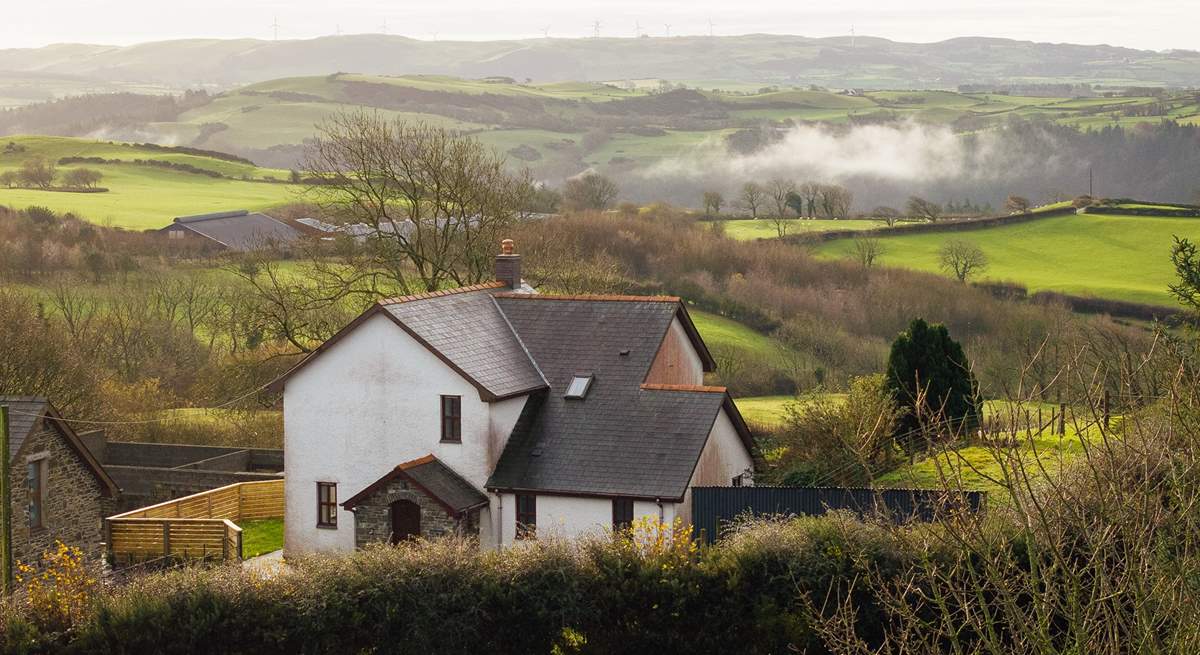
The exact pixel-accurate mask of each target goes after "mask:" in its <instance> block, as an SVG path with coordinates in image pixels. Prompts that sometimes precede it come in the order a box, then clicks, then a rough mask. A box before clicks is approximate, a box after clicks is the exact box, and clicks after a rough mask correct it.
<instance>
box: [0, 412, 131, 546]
mask: <svg viewBox="0 0 1200 655" xmlns="http://www.w3.org/2000/svg"><path fill="white" fill-rule="evenodd" d="M39 453H48V454H49V457H48V458H47V472H46V481H45V484H46V503H45V506H44V508H43V511H44V516H45V518H44V521H43V525H44V527H42V528H32V529H31V528H30V526H29V500H30V498H29V482H28V480H27V472H28V467H27V462H26V458H27V457H29V456H30V455H37V454H39ZM101 489H102V487H101V484H100V481H99V480H97V479H96V476H95V475H93V474H92V471H91V469H89V468H88V466H87V465H86V464H85V463H84V462H83V460H81V459H80V457H79V455H77V454H76V453H75V451H74V450H72V449H71V447H70V446H68V445H67V442H66V441H65V437H63V436H62V435H61V434H60V433H59V432H58V429H57V428H56V427H54V426H52V425H50V426H47V425H45V424H44V423H43V422H42V421H41V420H39V421H38V424H37V425H36V426H35V427H34V430H33V434H31V435H30V436H29V438H27V439H26V440H25V443H23V444H21V449H20V450H19V451H18V452H17V456H16V457H15V458H14V459H13V461H12V507H13V514H12V516H13V521H12V523H13V525H12V534H13V559H14V560H16V561H20V562H24V563H27V564H36V563H37V562H38V561H40V559H41V556H42V553H44V552H47V551H50V550H52V549H54V548H55V547H56V544H55V542H56V541H61V542H63V543H64V544H67V545H69V546H76V547H78V548H80V549H81V550H83V552H84V554H85V555H86V556H87V557H88V558H89V559H94V558H99V557H100V556H102V555H103V552H102V551H103V549H102V548H101V543H102V542H103V540H104V528H103V520H104V517H105V516H108V515H109V514H112V513H113V511H114V510H115V507H116V503H115V500H114V499H112V498H105V497H103V495H102V491H101Z"/></svg>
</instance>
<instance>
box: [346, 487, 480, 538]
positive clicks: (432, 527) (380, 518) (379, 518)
mask: <svg viewBox="0 0 1200 655" xmlns="http://www.w3.org/2000/svg"><path fill="white" fill-rule="evenodd" d="M397 500H408V501H411V502H414V503H416V504H417V506H419V507H420V508H421V536H422V537H425V538H428V539H432V538H435V537H442V536H446V535H451V534H472V535H474V534H478V533H479V511H478V510H475V511H472V512H470V513H469V514H468V515H467V516H464V517H462V518H454V517H453V516H451V515H450V514H449V513H448V512H447V511H446V508H445V507H443V506H442V505H441V504H440V503H438V501H436V500H434V499H433V498H430V497H429V496H427V495H426V494H425V493H424V492H423V491H421V490H420V489H419V488H417V487H416V486H414V485H411V484H409V482H408V481H407V480H404V479H397V480H392V481H391V482H390V483H388V485H387V486H385V487H383V488H381V489H379V490H378V491H376V492H375V493H374V494H372V495H371V496H369V497H367V498H366V499H364V500H362V501H361V502H359V504H358V506H357V507H355V509H354V542H355V545H356V546H357V547H359V548H362V547H364V546H366V545H368V544H378V543H385V544H386V543H388V542H389V541H390V540H391V536H392V517H391V508H390V506H391V504H392V503H394V502H396V501H397Z"/></svg>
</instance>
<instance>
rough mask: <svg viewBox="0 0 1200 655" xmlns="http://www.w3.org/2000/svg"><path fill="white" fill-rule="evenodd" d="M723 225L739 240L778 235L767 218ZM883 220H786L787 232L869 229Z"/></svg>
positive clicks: (881, 223)
mask: <svg viewBox="0 0 1200 655" xmlns="http://www.w3.org/2000/svg"><path fill="white" fill-rule="evenodd" d="M719 222H720V223H722V224H723V225H724V227H725V234H727V235H728V236H730V237H733V238H734V239H738V240H739V241H750V240H752V239H774V238H777V237H778V236H779V231H778V230H777V229H776V228H775V221H773V220H771V219H769V218H759V219H756V220H749V221H747V220H727V221H719ZM885 226H886V224H885V223H884V222H883V221H876V220H871V219H866V220H858V219H847V220H840V221H829V220H814V221H809V220H800V219H795V220H788V222H787V233H788V234H802V233H805V232H832V231H834V230H871V229H875V228H880V227H885Z"/></svg>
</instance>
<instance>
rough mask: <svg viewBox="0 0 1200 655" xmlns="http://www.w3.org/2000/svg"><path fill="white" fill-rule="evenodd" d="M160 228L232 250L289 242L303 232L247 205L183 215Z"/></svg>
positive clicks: (170, 234) (174, 236)
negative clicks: (248, 208) (245, 206)
mask: <svg viewBox="0 0 1200 655" xmlns="http://www.w3.org/2000/svg"><path fill="white" fill-rule="evenodd" d="M159 232H162V233H165V234H166V235H167V237H168V238H169V239H183V240H196V239H202V240H206V243H208V244H210V245H211V246H212V247H214V248H215V249H218V250H227V251H232V252H246V251H250V250H257V249H260V248H267V247H281V246H287V245H289V244H291V243H293V242H295V241H296V240H297V239H299V238H300V237H301V236H303V234H302V233H301V232H300V230H298V229H296V228H295V227H292V226H291V225H288V224H287V223H284V222H283V221H278V220H275V219H274V218H271V217H270V216H267V215H266V214H261V213H259V212H249V211H246V210H244V209H243V210H239V211H230V212H217V213H214V214H197V215H195V216H179V217H177V218H176V219H175V220H174V221H173V222H172V223H171V224H170V225H168V226H167V227H164V228H162V229H161V230H159Z"/></svg>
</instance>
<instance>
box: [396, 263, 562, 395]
mask: <svg viewBox="0 0 1200 655" xmlns="http://www.w3.org/2000/svg"><path fill="white" fill-rule="evenodd" d="M499 288H507V287H503V285H501V284H499V283H496V284H490V285H480V288H478V289H477V290H474V291H466V292H457V293H452V292H444V293H443V294H441V295H438V294H432V295H423V296H416V297H413V298H411V299H409V298H400V299H396V300H394V301H384V302H383V303H381V304H382V305H383V307H384V309H385V310H386V311H387V312H388V313H389V314H391V315H392V316H393V317H394V318H395V319H396V320H397V321H399V322H400V323H401V324H402V326H403V327H405V328H406V329H407V331H408V332H409V333H410V334H413V335H414V336H415V337H417V338H419V339H420V340H421V341H424V342H425V343H426V344H427V345H428V346H429V347H430V348H432V349H433V350H434V351H435V352H437V353H440V355H441V356H442V357H443V358H444V359H446V360H449V362H450V363H452V364H453V365H454V366H456V367H457V368H459V369H461V371H462V372H463V373H465V374H466V375H467V376H468V377H469V378H470V379H472V380H473V381H474V382H475V383H477V384H478V385H479V386H482V387H483V388H484V389H486V390H487V392H488V393H490V394H491V395H492V396H494V397H495V398H507V397H511V396H515V395H518V394H522V393H528V392H530V391H533V390H535V389H542V388H544V387H545V386H546V381H545V380H544V379H543V378H542V375H541V373H540V372H539V371H538V368H537V366H536V365H535V364H534V363H533V361H531V360H530V358H529V355H528V354H527V353H526V352H525V348H524V347H523V346H522V345H521V342H520V341H519V340H518V339H517V335H516V334H514V333H513V328H512V326H510V325H509V323H508V320H507V319H506V318H505V316H504V314H502V313H501V312H500V308H499V307H498V306H497V305H496V300H495V299H493V298H492V293H493V292H494V291H496V290H497V289H499Z"/></svg>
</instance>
